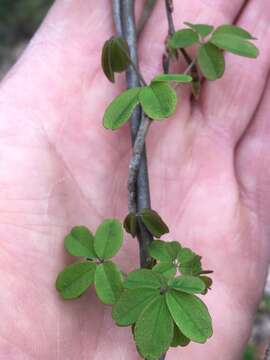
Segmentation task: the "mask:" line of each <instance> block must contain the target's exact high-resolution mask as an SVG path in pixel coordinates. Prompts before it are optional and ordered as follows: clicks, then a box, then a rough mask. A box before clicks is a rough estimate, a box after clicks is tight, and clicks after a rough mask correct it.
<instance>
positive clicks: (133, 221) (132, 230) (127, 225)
mask: <svg viewBox="0 0 270 360" xmlns="http://www.w3.org/2000/svg"><path fill="white" fill-rule="evenodd" d="M123 225H124V229H125V230H126V232H127V233H128V234H130V235H131V236H132V237H135V236H136V234H137V226H138V224H137V216H136V214H135V213H134V212H131V213H129V214H128V215H127V216H126V218H125V220H124V224H123Z"/></svg>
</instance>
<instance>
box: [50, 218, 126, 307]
mask: <svg viewBox="0 0 270 360" xmlns="http://www.w3.org/2000/svg"><path fill="white" fill-rule="evenodd" d="M122 243H123V229H122V225H121V224H120V223H119V221H117V220H115V219H107V220H105V221H103V223H102V224H101V225H100V226H99V227H98V229H97V231H96V234H95V236H94V235H93V234H92V233H91V231H90V230H89V229H88V228H86V227H84V226H76V227H74V228H73V229H72V230H71V232H70V234H68V235H67V236H66V237H65V248H66V250H67V251H68V252H69V253H70V254H71V255H73V256H78V257H82V258H83V260H81V261H78V262H76V263H74V264H72V265H69V266H68V267H66V268H65V269H64V271H62V272H61V273H60V274H59V275H58V277H57V280H56V288H57V290H58V291H59V292H60V293H61V295H62V297H63V298H64V299H74V298H77V297H79V296H81V295H82V294H83V293H84V292H85V291H86V290H87V289H88V288H89V287H90V286H91V285H92V284H93V283H95V288H96V292H97V295H98V297H99V299H100V300H101V301H102V302H103V303H104V304H114V303H115V302H116V300H117V298H118V297H119V295H120V293H121V291H122V283H123V275H122V273H121V271H120V270H119V269H118V266H117V265H116V264H115V263H113V262H112V261H111V260H110V259H111V258H112V257H114V256H115V255H116V254H117V252H118V251H119V249H120V247H121V246H122Z"/></svg>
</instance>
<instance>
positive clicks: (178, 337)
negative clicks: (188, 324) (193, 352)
mask: <svg viewBox="0 0 270 360" xmlns="http://www.w3.org/2000/svg"><path fill="white" fill-rule="evenodd" d="M189 343H190V339H188V338H187V337H186V336H185V335H184V334H183V333H182V332H181V331H180V330H179V328H178V326H176V325H175V324H174V330H173V339H172V342H171V346H172V347H177V346H183V347H184V346H187V345H188V344H189Z"/></svg>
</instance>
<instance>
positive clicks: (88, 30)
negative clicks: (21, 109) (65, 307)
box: [2, 0, 117, 133]
mask: <svg viewBox="0 0 270 360" xmlns="http://www.w3.org/2000/svg"><path fill="white" fill-rule="evenodd" d="M113 31H114V30H113V23H112V12H111V5H110V2H109V1H108V0H101V1H99V3H98V6H97V5H96V2H95V1H84V0H71V1H65V0H58V1H56V2H55V4H54V6H53V7H52V9H51V10H50V12H49V14H48V16H47V18H46V19H45V21H44V23H43V24H42V26H41V28H40V29H39V31H38V32H37V33H36V35H35V36H34V38H33V40H32V41H31V43H30V45H29V46H28V48H27V49H26V51H25V53H24V54H23V56H22V58H21V59H20V60H19V62H18V63H17V64H16V66H15V67H14V68H13V69H12V71H11V72H10V73H9V75H8V77H7V78H6V79H5V81H4V84H3V85H2V89H3V91H2V95H3V96H4V93H5V91H4V90H6V91H7V93H6V96H5V100H6V101H7V102H13V103H14V104H18V103H23V104H24V105H25V106H27V105H28V106H29V107H30V106H31V107H35V108H36V109H37V108H38V110H39V111H41V112H42V113H45V114H47V120H48V121H46V123H45V126H46V127H47V126H48V127H49V128H48V129H47V130H48V132H49V133H50V132H51V130H52V131H53V130H54V128H57V127H58V125H59V121H61V120H62V119H63V117H62V114H63V112H65V113H66V114H68V113H69V110H70V111H71V109H72V108H73V109H74V108H76V109H78V108H82V106H81V102H82V99H85V103H86V102H87V117H88V118H89V117H90V116H91V111H90V110H91V109H93V108H96V107H97V106H99V103H101V106H103V109H104V108H105V103H106V104H107V103H108V100H107V97H110V92H112V93H113V94H114V92H116V91H117V90H115V89H114V87H113V86H110V84H109V83H108V81H107V79H106V78H105V76H104V75H103V74H102V70H101V66H100V54H101V49H102V45H103V43H104V41H105V40H106V39H107V38H108V37H109V36H111V35H112V34H113ZM5 84H8V86H5ZM105 86H106V92H103V94H104V93H105V94H106V95H105V96H102V89H103V87H104V88H105ZM90 88H93V89H95V91H93V90H92V91H91V90H90ZM12 89H17V91H14V92H12V91H13V90H12ZM22 89H23V91H22ZM11 92H12V96H11ZM112 96H113V95H111V97H112ZM33 104H34V106H33ZM84 108H85V107H84ZM93 118H94V119H96V116H95V117H93ZM98 121H99V123H100V118H99V119H98ZM50 127H52V129H51V128H50Z"/></svg>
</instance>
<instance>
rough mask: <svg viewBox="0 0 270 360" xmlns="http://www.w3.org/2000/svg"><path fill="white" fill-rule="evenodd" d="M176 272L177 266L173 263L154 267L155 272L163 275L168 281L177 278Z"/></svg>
mask: <svg viewBox="0 0 270 360" xmlns="http://www.w3.org/2000/svg"><path fill="white" fill-rule="evenodd" d="M176 270H177V268H176V265H174V264H173V263H172V262H161V263H159V264H156V265H155V266H154V267H153V271H156V272H158V273H160V274H162V275H163V276H164V277H165V278H166V279H169V278H171V277H173V276H175V274H176Z"/></svg>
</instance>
